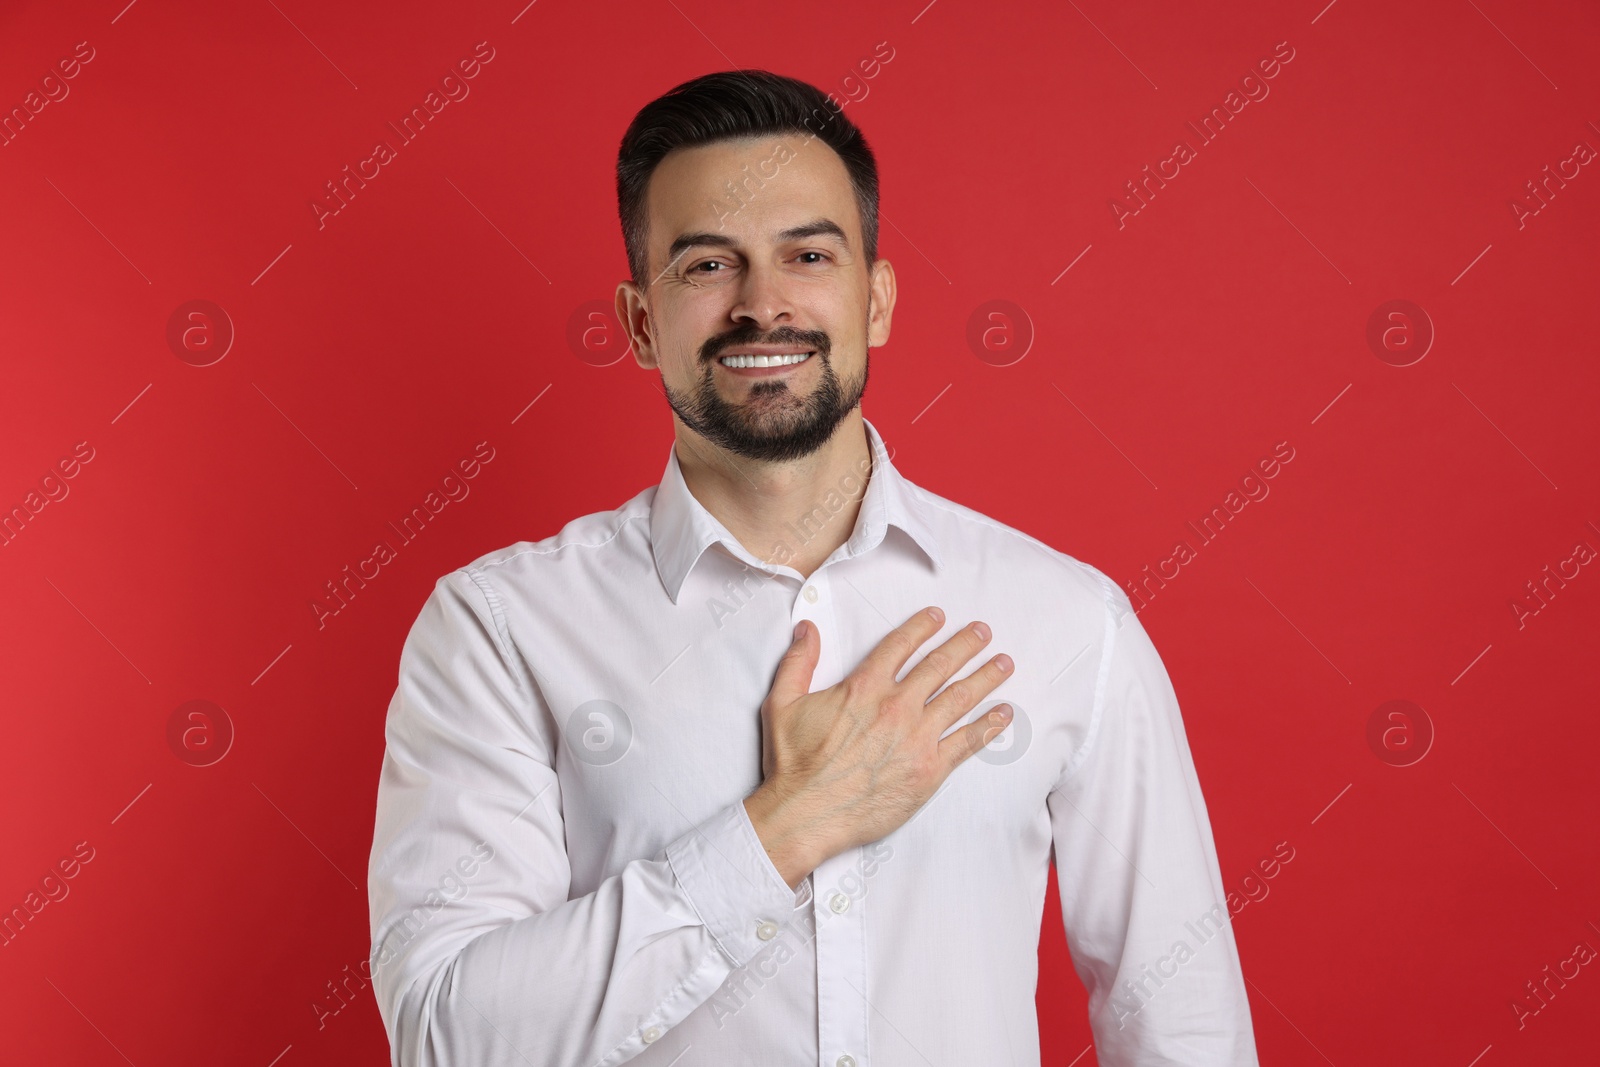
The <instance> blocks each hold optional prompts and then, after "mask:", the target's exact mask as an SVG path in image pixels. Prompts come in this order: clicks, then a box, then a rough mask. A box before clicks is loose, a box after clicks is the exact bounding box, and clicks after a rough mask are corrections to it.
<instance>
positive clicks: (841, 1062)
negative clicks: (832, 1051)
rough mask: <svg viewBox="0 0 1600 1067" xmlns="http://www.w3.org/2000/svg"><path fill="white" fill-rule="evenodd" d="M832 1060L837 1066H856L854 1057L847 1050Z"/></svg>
mask: <svg viewBox="0 0 1600 1067" xmlns="http://www.w3.org/2000/svg"><path fill="white" fill-rule="evenodd" d="M833 1062H834V1063H836V1064H838V1067H856V1058H855V1057H854V1056H852V1055H850V1053H848V1052H846V1053H845V1054H844V1055H843V1056H840V1057H839V1058H838V1059H837V1060H834V1061H833Z"/></svg>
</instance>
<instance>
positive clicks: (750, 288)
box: [729, 262, 794, 331]
mask: <svg viewBox="0 0 1600 1067" xmlns="http://www.w3.org/2000/svg"><path fill="white" fill-rule="evenodd" d="M729 317H730V318H732V319H733V320H734V321H735V322H749V323H752V324H754V325H755V326H756V327H757V328H759V329H761V330H763V331H767V330H772V329H774V328H776V327H778V326H781V325H790V324H792V323H793V322H794V304H793V302H792V301H791V299H790V297H789V290H788V284H787V279H786V278H785V277H784V275H783V272H782V271H781V270H780V269H779V267H778V265H777V264H774V263H755V262H752V263H751V264H749V266H748V267H747V268H746V269H745V273H744V277H743V278H742V279H740V282H739V292H738V297H737V300H736V301H735V303H734V306H733V307H732V308H731V309H729Z"/></svg>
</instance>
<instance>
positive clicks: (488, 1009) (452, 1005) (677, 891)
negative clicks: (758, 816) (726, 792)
mask: <svg viewBox="0 0 1600 1067" xmlns="http://www.w3.org/2000/svg"><path fill="white" fill-rule="evenodd" d="M385 738H386V749H385V752H384V757H383V765H382V771H381V774H380V778H379V785H378V800H377V815H376V824H375V829H374V835H373V845H372V853H371V857H370V861H369V865H368V902H369V907H370V913H371V933H372V959H371V963H370V966H371V971H372V985H373V991H374V994H375V996H376V999H377V1002H378V1008H379V1013H380V1014H381V1016H382V1018H383V1024H384V1028H385V1029H386V1030H387V1032H388V1035H389V1041H390V1047H391V1050H392V1063H393V1064H394V1065H395V1067H458V1065H468V1064H470V1065H472V1067H489V1065H499V1064H506V1065H516V1067H526V1065H527V1064H529V1063H537V1064H541V1065H549V1067H608V1065H611V1064H618V1063H623V1062H625V1061H627V1060H629V1059H631V1058H633V1057H634V1056H637V1055H638V1054H639V1053H640V1052H641V1051H642V1050H643V1049H644V1047H645V1046H646V1045H647V1044H649V1043H650V1042H651V1041H653V1040H656V1039H657V1038H659V1037H660V1035H661V1034H663V1033H664V1032H665V1031H666V1030H668V1029H669V1028H671V1027H672V1026H674V1025H676V1024H677V1023H679V1022H681V1021H682V1020H683V1019H684V1017H685V1016H687V1015H688V1014H689V1013H690V1012H691V1011H693V1010H694V1009H695V1008H696V1007H698V1006H699V1005H700V1004H701V1003H703V1002H704V1001H706V1000H707V999H709V998H710V996H711V994H713V993H714V992H716V990H717V988H718V987H719V986H721V984H722V982H723V980H724V979H725V978H726V977H727V976H728V974H729V973H730V972H731V971H733V970H734V969H735V968H737V967H741V966H743V965H745V964H746V963H748V962H749V961H750V959H751V957H753V956H754V955H755V954H756V952H757V951H758V949H760V948H761V947H764V946H765V945H766V943H767V941H768V940H770V938H771V937H772V936H773V935H774V932H775V930H776V928H777V927H781V926H782V925H783V924H784V923H785V922H787V921H788V920H790V919H791V918H792V916H793V914H794V905H795V900H796V893H795V891H794V890H793V889H791V888H790V887H789V886H788V884H787V883H785V882H784V880H783V877H782V875H780V874H779V873H778V871H777V869H776V868H775V867H774V866H773V865H772V862H771V860H770V859H769V858H768V856H767V853H766V850H765V849H764V848H763V847H762V844H761V840H760V838H759V837H757V836H756V832H755V829H754V827H753V826H752V825H751V823H750V819H749V816H748V815H747V814H746V812H745V808H744V804H743V802H742V798H741V799H740V800H737V801H735V802H733V803H731V804H729V805H728V806H727V807H725V808H723V809H722V810H720V811H718V812H717V813H715V814H714V815H712V816H711V817H710V818H708V819H706V820H705V822H703V823H702V824H700V825H699V826H697V827H695V828H694V829H692V830H690V831H689V832H688V833H685V834H684V835H683V836H682V837H679V838H677V839H676V840H673V841H671V842H670V843H668V844H667V845H666V846H665V847H664V848H663V849H662V850H661V851H660V852H658V853H657V854H656V855H655V856H653V857H640V858H637V859H634V860H632V861H631V862H629V863H627V864H626V865H625V866H623V867H622V869H621V870H620V871H618V872H617V873H616V874H614V875H612V876H611V877H609V878H606V879H605V880H604V881H603V882H601V883H600V884H599V886H598V887H597V888H596V889H595V890H594V891H593V892H591V893H588V894H585V895H582V896H577V897H572V896H570V891H571V869H570V867H569V864H568V860H567V853H566V846H565V840H566V838H565V829H564V826H563V820H562V814H561V812H562V807H561V785H560V782H559V780H558V778H557V775H556V771H555V766H556V760H555V751H554V749H555V745H556V744H557V743H558V740H557V733H556V730H555V727H554V724H553V722H552V720H551V717H550V715H549V712H548V710H547V709H546V708H545V707H544V705H543V702H542V697H540V696H539V692H538V688H537V686H536V685H535V684H534V678H533V674H532V671H531V670H530V669H529V667H528V665H527V663H526V661H524V660H523V659H522V658H521V654H520V651H519V650H518V649H517V648H516V646H515V645H514V644H513V643H512V642H511V640H510V637H509V633H508V632H507V630H506V629H505V626H504V617H503V614H502V613H501V611H500V610H499V600H498V598H497V596H496V594H495V592H494V590H493V588H492V586H490V585H488V584H487V583H486V582H485V581H484V580H483V579H482V578H481V577H480V576H479V575H477V574H476V573H475V572H471V571H467V570H457V571H454V572H452V573H451V574H447V575H445V576H444V577H442V578H440V579H439V581H438V583H437V584H436V585H435V587H434V589H433V592H432V593H431V594H430V596H429V597H428V599H427V601H426V603H425V604H424V605H423V607H422V610H421V613H420V614H419V615H418V617H417V619H416V621H415V623H414V624H413V626H412V628H411V631H410V633H409V635H408V636H407V638H406V642H405V646H404V648H403V650H402V652H401V656H400V670H399V684H398V686H397V688H396V690H395V693H394V697H393V699H392V701H391V702H390V704H389V710H388V718H387V724H386V729H385ZM767 923H775V924H777V927H773V926H764V925H763V924H767ZM758 931H760V932H761V933H765V934H767V937H766V938H762V937H761V936H760V935H759V933H758Z"/></svg>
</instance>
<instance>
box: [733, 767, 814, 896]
mask: <svg viewBox="0 0 1600 1067" xmlns="http://www.w3.org/2000/svg"><path fill="white" fill-rule="evenodd" d="M744 808H745V813H746V814H747V815H749V817H750V825H751V826H753V827H754V828H755V831H756V836H757V837H758V838H760V839H761V845H762V847H763V848H764V849H766V852H767V858H768V859H769V860H771V861H772V866H773V867H774V868H775V869H776V870H777V872H778V874H779V876H780V877H781V878H782V879H783V880H784V882H785V883H786V884H787V885H788V886H789V888H790V889H797V888H798V887H799V885H800V883H801V882H803V881H805V878H806V875H808V874H810V873H811V872H812V871H814V870H815V869H816V867H817V864H818V863H820V862H821V861H822V859H824V858H825V857H824V856H822V855H820V854H819V853H818V851H817V847H816V845H817V841H816V833H815V825H816V823H815V820H813V819H810V818H808V817H807V816H806V814H805V812H804V811H803V810H802V809H801V805H800V804H799V803H798V801H796V800H795V799H793V798H790V797H785V796H783V795H782V794H781V793H780V791H779V790H778V789H777V788H776V787H774V786H773V785H772V779H770V778H769V779H768V780H767V781H765V782H763V783H762V784H761V786H760V787H759V788H758V789H756V791H755V792H753V793H751V794H750V795H749V796H747V797H745V798H744Z"/></svg>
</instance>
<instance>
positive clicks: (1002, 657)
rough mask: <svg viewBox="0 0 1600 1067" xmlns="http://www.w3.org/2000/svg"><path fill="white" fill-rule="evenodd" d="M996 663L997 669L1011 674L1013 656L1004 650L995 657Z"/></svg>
mask: <svg viewBox="0 0 1600 1067" xmlns="http://www.w3.org/2000/svg"><path fill="white" fill-rule="evenodd" d="M994 665H995V669H996V670H998V671H1000V672H1001V673H1002V674H1010V673H1011V668H1012V666H1013V664H1012V662H1011V657H1010V656H1008V655H1006V654H1005V653H1004V652H1002V653H1000V654H999V655H998V656H996V657H995V658H994Z"/></svg>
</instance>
